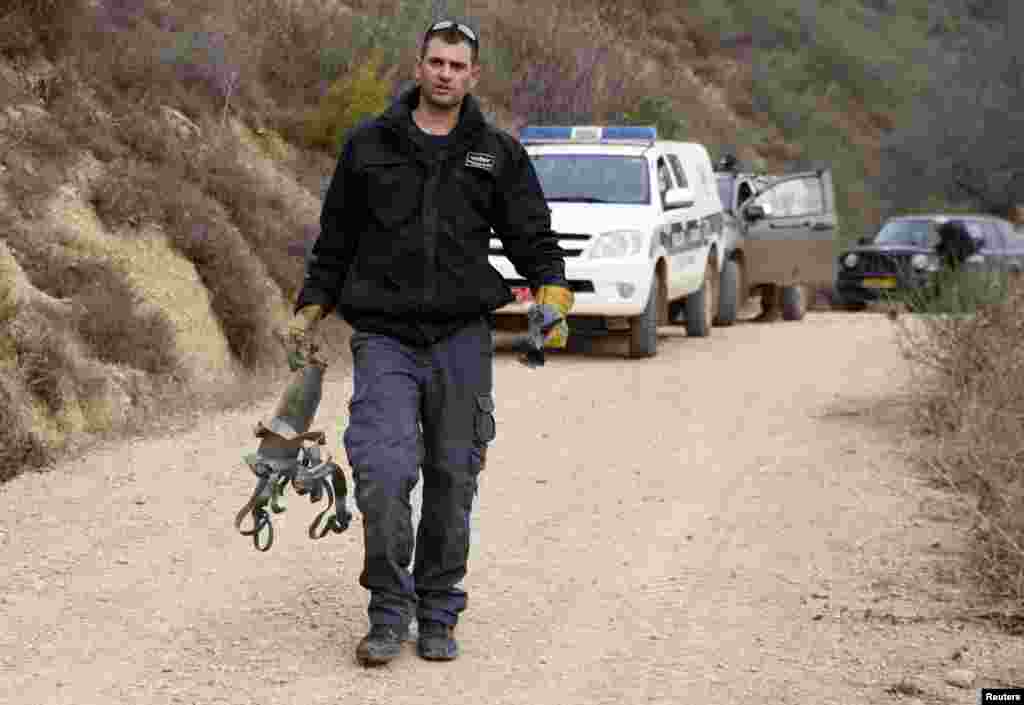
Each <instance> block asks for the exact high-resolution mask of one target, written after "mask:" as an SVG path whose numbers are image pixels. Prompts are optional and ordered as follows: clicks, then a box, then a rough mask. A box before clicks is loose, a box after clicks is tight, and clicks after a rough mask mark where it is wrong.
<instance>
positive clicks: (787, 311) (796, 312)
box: [782, 286, 807, 321]
mask: <svg viewBox="0 0 1024 705" xmlns="http://www.w3.org/2000/svg"><path fill="white" fill-rule="evenodd" d="M806 313H807V297H805V296H804V290H803V287H800V286H784V287H782V318H783V320H786V321H799V320H802V319H803V317H804V314H806Z"/></svg>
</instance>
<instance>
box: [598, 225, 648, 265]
mask: <svg viewBox="0 0 1024 705" xmlns="http://www.w3.org/2000/svg"><path fill="white" fill-rule="evenodd" d="M646 239H647V238H646V236H645V235H644V233H643V232H641V231H639V230H612V231H610V232H606V233H601V234H600V235H598V236H597V237H596V238H594V244H593V245H591V247H590V259H601V258H606V257H632V256H633V255H636V254H639V253H640V251H641V250H643V248H644V241H645V240H646Z"/></svg>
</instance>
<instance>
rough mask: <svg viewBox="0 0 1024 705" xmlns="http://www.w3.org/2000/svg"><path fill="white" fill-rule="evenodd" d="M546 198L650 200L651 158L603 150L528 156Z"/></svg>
mask: <svg viewBox="0 0 1024 705" xmlns="http://www.w3.org/2000/svg"><path fill="white" fill-rule="evenodd" d="M530 161H531V162H532V163H533V166H534V169H535V170H536V172H537V178H538V179H539V180H540V184H541V188H542V189H543V191H544V196H545V197H546V198H547V200H549V201H579V202H581V203H650V202H651V195H650V168H651V166H650V162H648V161H647V160H646V159H645V158H643V157H623V156H612V155H605V154H538V155H533V156H531V158H530Z"/></svg>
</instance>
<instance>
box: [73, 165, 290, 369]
mask: <svg viewBox="0 0 1024 705" xmlns="http://www.w3.org/2000/svg"><path fill="white" fill-rule="evenodd" d="M202 163H204V164H205V163H207V162H205V161H204V162H202ZM235 173H236V174H237V172H235ZM197 175H198V174H197ZM204 185H206V184H204V182H203V181H202V180H200V181H199V182H198V184H197V183H196V182H194V181H191V180H183V175H182V174H180V173H178V172H176V171H174V170H171V169H166V168H163V169H162V168H160V167H158V166H153V165H147V164H142V163H138V162H133V163H131V164H128V165H125V167H124V168H120V169H111V170H109V172H108V173H107V174H106V175H105V176H104V178H103V179H101V180H100V181H99V183H97V184H96V186H95V189H94V194H93V204H94V207H95V208H96V211H97V213H98V214H99V216H100V218H101V219H103V220H104V222H105V223H106V224H107V225H108V226H109V227H111V228H113V229H119V228H123V227H124V226H125V225H128V226H137V225H139V224H141V223H142V222H144V221H150V222H155V223H158V224H159V225H160V226H162V227H163V229H164V231H165V232H166V233H167V234H168V237H169V238H170V242H171V244H172V246H173V247H174V248H175V249H176V250H177V251H178V252H180V253H181V254H182V255H183V256H184V257H185V258H186V259H188V260H189V261H190V262H192V264H193V265H195V267H196V272H197V273H198V275H199V277H200V279H201V280H202V282H203V284H204V285H205V286H206V288H207V289H208V291H209V293H210V305H211V307H212V308H213V311H214V313H215V315H216V316H217V319H218V321H219V322H220V324H221V328H222V329H223V331H224V334H225V336H226V338H227V341H228V345H229V347H230V349H231V351H232V353H233V354H234V355H235V357H236V358H237V359H238V360H239V361H240V362H242V364H244V365H246V366H249V367H254V366H260V365H263V364H268V363H273V362H275V361H277V360H278V357H279V355H280V351H279V350H278V348H279V345H278V344H277V342H276V341H275V340H274V338H273V329H274V323H273V321H272V320H271V318H270V317H269V313H268V308H267V296H268V295H269V294H270V292H269V291H268V290H267V288H266V275H265V273H264V270H263V268H262V263H261V262H260V260H259V259H258V257H257V256H256V255H255V254H254V253H253V249H252V247H251V246H250V244H249V243H248V242H247V241H246V239H245V238H244V237H243V236H242V235H241V234H240V232H239V231H238V230H237V229H235V228H232V227H231V219H230V215H229V213H227V212H225V209H224V207H223V206H222V205H221V204H220V203H218V202H217V201H216V200H214V199H213V198H211V196H210V195H209V194H206V193H204V192H203V190H202V187H203V186H204ZM236 187H239V185H238V184H236ZM243 193H244V191H243ZM249 193H250V196H252V198H253V202H255V201H256V200H257V198H256V196H253V194H252V192H249ZM259 199H262V200H266V199H267V194H266V193H264V192H260V193H259ZM129 232H130V230H129ZM285 249H286V241H282V243H281V245H280V247H279V248H278V250H277V252H276V253H275V254H276V257H277V259H278V260H282V259H285V258H284V257H282V253H284V252H285ZM280 266H282V267H284V266H287V265H286V264H285V263H282V264H281V265H280Z"/></svg>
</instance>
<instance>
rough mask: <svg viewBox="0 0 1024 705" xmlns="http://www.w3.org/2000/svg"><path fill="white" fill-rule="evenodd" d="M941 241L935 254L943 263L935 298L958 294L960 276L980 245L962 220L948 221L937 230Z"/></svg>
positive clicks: (937, 279) (936, 279) (936, 281)
mask: <svg viewBox="0 0 1024 705" xmlns="http://www.w3.org/2000/svg"><path fill="white" fill-rule="evenodd" d="M936 232H937V233H938V236H939V241H938V243H936V245H935V254H936V255H938V257H939V261H940V262H941V263H942V271H941V272H940V273H939V275H938V276H937V277H936V278H935V296H936V297H942V296H945V295H946V293H947V292H954V293H955V292H956V291H957V286H958V283H959V282H958V281H957V279H958V276H959V274H960V270H961V268H962V267H963V265H964V263H965V262H966V261H967V258H968V257H970V256H971V255H973V254H974V253H975V252H977V250H978V243H977V242H976V241H975V240H974V238H972V237H971V234H970V232H968V230H967V225H966V224H965V223H964V222H963V221H962V220H947V221H945V222H943V223H942V224H940V225H939V227H938V228H937V229H936Z"/></svg>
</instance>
